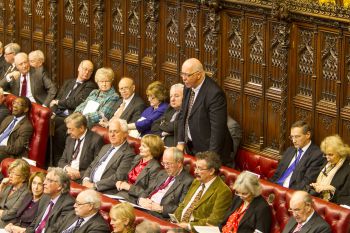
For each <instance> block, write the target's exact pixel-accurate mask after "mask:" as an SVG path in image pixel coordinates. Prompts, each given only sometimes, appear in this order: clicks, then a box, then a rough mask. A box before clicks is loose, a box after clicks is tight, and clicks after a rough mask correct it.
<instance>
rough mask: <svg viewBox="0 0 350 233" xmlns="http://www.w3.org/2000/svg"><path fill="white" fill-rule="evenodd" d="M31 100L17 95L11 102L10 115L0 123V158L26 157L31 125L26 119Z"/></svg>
mask: <svg viewBox="0 0 350 233" xmlns="http://www.w3.org/2000/svg"><path fill="white" fill-rule="evenodd" d="M30 108H31V102H30V100H29V99H28V98H26V97H18V98H16V99H15V100H14V101H13V103H12V115H10V116H7V117H6V118H5V119H4V120H3V121H2V122H1V125H0V160H3V159H4V158H7V157H23V156H24V157H28V150H29V141H30V139H31V137H32V134H33V126H32V123H31V122H30V120H29V119H28V116H27V113H28V112H29V111H30Z"/></svg>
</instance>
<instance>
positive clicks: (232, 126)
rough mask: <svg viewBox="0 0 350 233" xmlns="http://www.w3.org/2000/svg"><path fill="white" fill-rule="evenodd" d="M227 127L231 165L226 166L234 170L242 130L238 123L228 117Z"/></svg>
mask: <svg viewBox="0 0 350 233" xmlns="http://www.w3.org/2000/svg"><path fill="white" fill-rule="evenodd" d="M227 127H228V130H229V132H230V135H231V138H232V152H231V161H232V162H231V165H230V164H226V165H229V166H230V167H233V168H234V167H235V158H236V154H237V151H238V148H239V145H240V143H241V140H242V128H241V126H240V125H239V124H238V122H237V121H235V120H234V119H232V118H231V117H230V116H227Z"/></svg>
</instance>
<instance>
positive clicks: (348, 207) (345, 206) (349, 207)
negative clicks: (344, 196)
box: [340, 205, 350, 209]
mask: <svg viewBox="0 0 350 233" xmlns="http://www.w3.org/2000/svg"><path fill="white" fill-rule="evenodd" d="M340 206H341V207H344V208H347V209H350V206H348V205H340Z"/></svg>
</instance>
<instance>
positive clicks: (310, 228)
mask: <svg viewBox="0 0 350 233" xmlns="http://www.w3.org/2000/svg"><path fill="white" fill-rule="evenodd" d="M297 224H298V223H297V222H296V221H295V219H294V217H293V216H292V217H290V219H289V220H288V222H287V225H286V226H285V227H284V229H283V232H282V233H292V232H293V231H294V229H295V228H296V226H297ZM331 232H332V231H331V228H330V226H329V225H328V223H327V222H326V221H325V220H324V219H323V218H322V217H321V216H320V215H318V214H317V213H316V211H315V212H314V214H313V215H312V217H311V218H310V220H309V221H308V222H307V223H306V224H305V225H304V226H303V227H302V228H301V230H300V231H299V232H298V233H331Z"/></svg>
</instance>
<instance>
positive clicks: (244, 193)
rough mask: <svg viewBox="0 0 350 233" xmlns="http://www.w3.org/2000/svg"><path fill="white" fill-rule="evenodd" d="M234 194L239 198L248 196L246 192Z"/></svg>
mask: <svg viewBox="0 0 350 233" xmlns="http://www.w3.org/2000/svg"><path fill="white" fill-rule="evenodd" d="M235 194H236V195H237V196H241V197H246V196H248V195H249V193H248V192H239V191H235Z"/></svg>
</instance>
